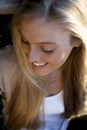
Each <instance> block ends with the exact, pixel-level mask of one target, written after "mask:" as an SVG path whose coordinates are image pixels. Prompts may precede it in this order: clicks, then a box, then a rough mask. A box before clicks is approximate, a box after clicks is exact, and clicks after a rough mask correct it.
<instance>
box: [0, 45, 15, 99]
mask: <svg viewBox="0 0 87 130" xmlns="http://www.w3.org/2000/svg"><path fill="white" fill-rule="evenodd" d="M16 66H17V60H16V56H15V52H14V49H13V47H12V46H9V47H5V48H3V49H1V50H0V89H1V90H2V91H3V92H5V93H6V94H7V95H6V96H7V97H8V98H9V95H10V91H11V77H12V75H13V73H14V71H15V68H16Z"/></svg>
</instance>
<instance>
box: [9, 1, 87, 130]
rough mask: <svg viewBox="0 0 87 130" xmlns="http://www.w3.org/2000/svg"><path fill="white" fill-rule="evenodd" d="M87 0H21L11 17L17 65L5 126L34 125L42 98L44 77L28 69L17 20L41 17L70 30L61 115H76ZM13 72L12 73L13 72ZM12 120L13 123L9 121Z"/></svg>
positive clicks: (85, 60) (81, 95) (81, 96)
mask: <svg viewBox="0 0 87 130" xmlns="http://www.w3.org/2000/svg"><path fill="white" fill-rule="evenodd" d="M86 12H87V0H82V1H81V0H33V1H32V0H24V2H23V3H22V4H21V5H20V7H19V9H18V10H17V12H16V14H15V15H14V17H13V20H12V39H13V45H14V48H15V52H16V55H17V59H18V63H19V66H20V67H18V68H17V70H16V72H15V74H14V76H13V78H12V86H13V88H14V89H13V92H12V96H13V97H14V98H12V99H11V100H10V103H9V115H8V126H9V128H11V129H12V130H16V129H17V130H18V129H20V128H23V127H27V128H29V129H30V128H31V129H36V128H37V127H38V125H39V120H38V115H39V109H40V105H41V103H42V102H43V99H44V89H45V81H44V79H41V78H40V77H38V76H36V75H35V74H33V72H32V68H31V64H30V63H29V62H28V60H27V56H26V54H25V52H24V51H23V49H22V48H21V34H20V24H21V21H23V20H27V19H28V20H29V21H33V20H36V19H38V18H40V19H41V18H45V20H46V21H47V22H48V21H49V22H54V23H56V24H57V23H59V22H60V23H61V24H64V25H65V28H66V29H67V30H68V31H69V32H70V37H71V40H70V42H71V44H73V43H74V42H77V43H80V46H79V47H76V48H74V49H73V50H72V52H71V54H70V56H69V58H68V59H67V61H66V62H65V64H64V65H63V71H62V79H63V85H64V106H65V112H64V116H65V117H67V118H70V117H72V116H73V115H75V116H77V115H78V114H79V112H80V111H81V110H82V108H83V105H84V100H85V89H86V85H87V81H86V79H87V78H86V71H87V69H86V64H87V56H86V55H87V54H86V53H87V13H86ZM15 75H16V76H15ZM13 124H14V125H13Z"/></svg>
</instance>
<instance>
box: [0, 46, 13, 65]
mask: <svg viewBox="0 0 87 130" xmlns="http://www.w3.org/2000/svg"><path fill="white" fill-rule="evenodd" d="M13 62H16V57H15V52H14V49H13V47H12V46H7V47H5V48H3V49H1V50H0V64H1V65H4V63H6V64H12V63H13Z"/></svg>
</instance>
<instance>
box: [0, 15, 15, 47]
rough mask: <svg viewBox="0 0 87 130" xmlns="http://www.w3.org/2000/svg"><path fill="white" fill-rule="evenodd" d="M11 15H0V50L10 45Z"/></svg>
mask: <svg viewBox="0 0 87 130" xmlns="http://www.w3.org/2000/svg"><path fill="white" fill-rule="evenodd" d="M12 16H13V15H12V14H9V15H8V14H6V15H5V14H0V48H2V47H5V46H7V45H11V44H12V40H11V28H10V27H11V19H12Z"/></svg>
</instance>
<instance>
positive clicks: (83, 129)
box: [67, 115, 87, 130]
mask: <svg viewBox="0 0 87 130" xmlns="http://www.w3.org/2000/svg"><path fill="white" fill-rule="evenodd" d="M79 129H80V130H87V115H83V116H81V117H77V118H74V119H72V120H70V122H69V125H68V128H67V130H79Z"/></svg>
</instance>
